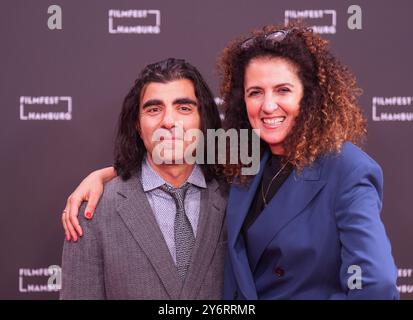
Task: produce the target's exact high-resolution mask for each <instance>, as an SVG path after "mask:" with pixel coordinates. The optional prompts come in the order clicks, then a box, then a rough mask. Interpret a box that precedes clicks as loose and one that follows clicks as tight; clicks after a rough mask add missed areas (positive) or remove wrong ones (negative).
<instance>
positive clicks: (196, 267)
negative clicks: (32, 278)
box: [60, 174, 227, 299]
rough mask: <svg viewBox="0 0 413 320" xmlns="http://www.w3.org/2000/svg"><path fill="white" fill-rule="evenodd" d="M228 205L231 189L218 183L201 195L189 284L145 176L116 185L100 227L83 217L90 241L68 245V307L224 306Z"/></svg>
mask: <svg viewBox="0 0 413 320" xmlns="http://www.w3.org/2000/svg"><path fill="white" fill-rule="evenodd" d="M226 201H227V193H226V189H225V187H223V186H220V185H219V184H218V183H217V182H216V181H215V180H213V181H212V182H210V183H208V185H207V188H206V189H203V190H202V191H201V208H200V217H199V222H198V231H197V237H196V241H195V246H194V251H193V253H192V260H191V265H190V267H189V270H188V275H187V277H186V279H185V282H184V283H182V281H181V280H180V279H179V276H178V273H177V271H176V267H175V264H174V262H173V260H172V257H171V255H170V253H169V250H168V247H167V245H166V242H165V240H164V238H163V235H162V232H161V230H160V228H159V226H158V224H157V222H156V220H155V216H154V214H153V212H152V209H151V207H150V205H149V202H148V200H147V198H146V195H145V193H144V191H143V188H142V184H141V180H140V174H139V175H137V176H134V177H132V178H130V179H129V180H127V181H122V180H121V179H120V178H115V179H113V180H112V181H111V182H109V183H108V184H106V186H105V191H104V193H103V196H102V198H101V200H100V202H99V204H98V206H97V208H96V211H95V215H94V217H93V219H92V220H86V219H85V218H83V215H79V216H80V224H81V226H82V228H83V230H84V235H83V237H81V238H79V240H78V241H77V242H75V243H73V242H67V241H65V243H64V247H63V258H62V260H63V261H62V289H61V291H60V299H221V298H222V294H223V274H224V256H225V252H226V247H227V235H226V234H227V233H226V226H225V219H224V218H225V217H224V216H225V206H226ZM84 206H85V205H83V207H84ZM81 210H82V209H81ZM82 212H83V210H82Z"/></svg>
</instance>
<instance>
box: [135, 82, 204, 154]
mask: <svg viewBox="0 0 413 320" xmlns="http://www.w3.org/2000/svg"><path fill="white" fill-rule="evenodd" d="M198 108H199V104H198V100H197V98H196V96H195V89H194V85H193V83H192V82H191V81H190V80H187V79H180V80H174V81H170V82H167V83H158V82H150V83H149V84H147V85H146V86H145V87H144V88H143V90H142V93H141V99H140V104H139V119H138V121H139V129H138V132H139V135H140V137H141V139H142V140H143V143H144V144H145V147H146V150H147V152H148V157H150V159H152V154H153V153H152V152H153V151H154V149H155V147H156V146H157V145H158V144H160V143H162V146H164V147H165V148H166V149H169V150H170V151H171V152H170V153H168V154H169V156H166V152H165V155H164V157H165V160H167V161H172V162H176V161H178V160H182V157H181V156H179V155H181V154H183V152H182V151H183V150H186V148H187V146H188V145H189V144H191V141H184V136H183V135H184V134H185V132H186V131H187V130H190V129H200V127H201V119H200V115H199V110H198ZM155 131H156V132H157V133H158V134H159V132H161V133H162V132H164V133H165V134H166V136H167V138H161V139H160V140H161V141H153V138H154V133H155ZM181 149H183V150H181Z"/></svg>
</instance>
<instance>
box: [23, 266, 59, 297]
mask: <svg viewBox="0 0 413 320" xmlns="http://www.w3.org/2000/svg"><path fill="white" fill-rule="evenodd" d="M61 288H62V268H61V267H60V266H58V265H51V266H49V267H47V268H19V292H21V293H30V292H58V291H59V290H60V289H61Z"/></svg>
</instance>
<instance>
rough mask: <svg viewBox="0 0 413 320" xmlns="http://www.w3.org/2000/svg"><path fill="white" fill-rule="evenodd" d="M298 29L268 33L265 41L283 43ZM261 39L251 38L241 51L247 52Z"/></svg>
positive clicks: (242, 46) (308, 29) (246, 41)
mask: <svg viewBox="0 0 413 320" xmlns="http://www.w3.org/2000/svg"><path fill="white" fill-rule="evenodd" d="M296 29H298V28H296V27H294V28H292V29H288V30H284V29H281V30H277V31H274V32H271V33H267V34H265V35H264V40H265V41H270V42H272V43H275V42H281V41H283V40H284V39H285V38H286V37H287V35H288V34H289V33H290V32H291V31H293V30H296ZM304 31H310V32H312V29H311V28H305V29H304ZM259 37H260V36H253V37H250V38H248V39H246V40H245V41H244V42H242V43H241V49H243V50H245V49H248V48H250V47H251V46H252V45H253V44H254V42H255V40H256V39H257V38H259Z"/></svg>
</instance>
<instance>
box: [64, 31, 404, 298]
mask: <svg viewBox="0 0 413 320" xmlns="http://www.w3.org/2000/svg"><path fill="white" fill-rule="evenodd" d="M218 67H219V69H220V71H221V75H222V83H221V94H222V98H223V100H224V110H225V122H224V126H225V129H230V128H235V129H236V130H238V132H239V131H240V130H241V129H250V130H252V131H254V132H255V133H256V134H257V135H259V137H260V139H261V147H262V148H261V165H260V170H259V172H258V173H257V174H256V175H255V176H246V175H243V174H242V172H243V171H242V170H241V169H242V168H243V167H245V165H244V164H242V163H241V161H238V163H237V164H226V165H224V167H223V169H222V173H223V175H225V176H226V177H227V179H228V181H229V182H230V183H231V184H232V186H231V190H230V194H229V198H228V205H227V228H228V252H227V257H226V265H225V273H224V279H225V280H224V298H226V299H346V298H349V299H397V298H398V291H397V288H396V278H397V269H396V267H395V264H394V260H393V257H392V254H391V246H390V243H389V240H388V238H387V236H386V232H385V229H384V226H383V223H382V222H381V220H380V211H381V207H382V191H383V175H382V170H381V168H380V166H379V165H378V164H377V163H376V162H375V161H374V160H373V159H371V158H370V157H369V156H368V155H367V154H366V153H364V152H363V151H362V150H361V149H360V148H359V147H357V145H360V144H361V142H362V141H363V138H364V136H365V133H366V121H365V119H364V118H363V115H362V113H361V111H360V109H359V107H358V105H357V96H358V95H359V93H360V90H359V89H358V87H357V85H356V81H355V79H354V77H353V76H352V74H351V73H350V72H349V71H348V70H347V68H346V67H345V66H343V65H342V64H341V63H340V62H339V61H338V60H337V59H336V58H335V57H334V56H333V55H332V54H331V53H330V51H329V49H328V46H327V41H326V40H323V39H322V38H320V37H319V36H318V35H316V34H314V33H313V32H311V30H309V29H306V28H304V27H302V26H300V25H290V26H288V27H282V26H266V27H264V28H263V29H261V30H258V31H255V32H253V33H252V35H249V36H247V37H240V38H239V39H236V40H234V41H233V42H231V43H230V44H229V45H228V46H227V47H226V48H225V49H224V51H223V53H222V56H221V57H220V60H219V63H218ZM241 148H244V149H245V148H248V150H251V148H252V146H251V145H239V148H238V150H240V149H241ZM103 170H106V171H99V172H97V173H95V174H93V175H92V176H90V177H89V178H88V179H86V180H85V181H84V182H83V183H82V184H81V185H80V186H79V187H78V188H77V189H76V191H75V192H74V194H72V196H71V197H70V198H69V200H68V202H67V205H66V211H67V213H66V214H64V215H63V222H64V225H65V230H66V234H67V235H69V232H70V233H72V234H74V235H75V236H76V233H75V231H74V229H75V228H76V229H77V230H79V229H78V224H77V218H76V215H77V210H78V207H79V205H80V202H81V201H83V200H87V199H89V200H90V199H93V201H89V202H91V203H90V204H89V207H88V209H87V210H86V211H87V212H86V215H88V214H90V211H93V207H94V205H95V203H96V202H97V201H96V200H97V199H98V198H99V196H100V193H101V189H102V186H103V181H105V180H107V179H109V178H111V177H112V176H113V175H114V174H113V173H112V172H111V170H112V169H103ZM69 210H72V213H69ZM80 231H81V230H79V232H80Z"/></svg>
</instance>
